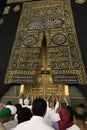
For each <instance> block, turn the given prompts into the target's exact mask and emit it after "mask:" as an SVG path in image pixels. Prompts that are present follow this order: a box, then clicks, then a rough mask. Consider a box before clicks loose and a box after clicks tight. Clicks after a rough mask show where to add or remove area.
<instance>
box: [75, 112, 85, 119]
mask: <svg viewBox="0 0 87 130" xmlns="http://www.w3.org/2000/svg"><path fill="white" fill-rule="evenodd" d="M74 117H75V118H76V119H77V120H82V121H85V119H86V112H85V111H84V112H83V113H78V112H77V111H74Z"/></svg>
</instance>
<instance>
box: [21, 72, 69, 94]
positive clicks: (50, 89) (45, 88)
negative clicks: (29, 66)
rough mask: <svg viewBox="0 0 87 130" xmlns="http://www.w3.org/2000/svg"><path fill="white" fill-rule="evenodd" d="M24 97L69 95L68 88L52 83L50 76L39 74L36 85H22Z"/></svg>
mask: <svg viewBox="0 0 87 130" xmlns="http://www.w3.org/2000/svg"><path fill="white" fill-rule="evenodd" d="M23 93H24V95H25V96H27V95H32V94H36V95H43V96H47V95H50V94H56V95H62V96H64V95H69V92H68V86H67V85H63V84H58V85H57V84H56V85H54V84H53V83H52V78H51V75H50V74H40V75H39V76H38V78H37V83H36V84H32V85H31V84H26V85H24V91H23Z"/></svg>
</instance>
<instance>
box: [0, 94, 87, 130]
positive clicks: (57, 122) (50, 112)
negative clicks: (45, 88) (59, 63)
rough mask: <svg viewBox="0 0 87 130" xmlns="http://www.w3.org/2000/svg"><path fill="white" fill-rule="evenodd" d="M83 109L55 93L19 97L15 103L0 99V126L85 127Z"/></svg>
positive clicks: (19, 129)
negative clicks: (73, 105)
mask: <svg viewBox="0 0 87 130" xmlns="http://www.w3.org/2000/svg"><path fill="white" fill-rule="evenodd" d="M62 100H63V102H62ZM86 109H87V108H86V106H85V105H84V104H83V103H81V104H78V105H77V106H76V107H75V108H72V106H71V105H70V104H69V102H68V100H67V98H66V97H63V98H62V99H61V97H59V96H57V95H54V94H51V95H49V96H48V97H47V98H43V97H41V96H32V98H31V99H29V98H25V99H23V98H20V99H19V102H18V103H17V104H15V105H13V103H12V101H8V102H7V103H6V104H3V103H0V130H87V114H86V113H87V112H86V111H87V110H86Z"/></svg>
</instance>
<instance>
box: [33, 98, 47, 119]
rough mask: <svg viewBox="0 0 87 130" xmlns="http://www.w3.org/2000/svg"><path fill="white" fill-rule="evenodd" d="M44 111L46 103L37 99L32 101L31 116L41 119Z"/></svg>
mask: <svg viewBox="0 0 87 130" xmlns="http://www.w3.org/2000/svg"><path fill="white" fill-rule="evenodd" d="M46 109H47V103H46V101H45V100H44V99H42V98H37V99H35V100H34V102H33V106H32V112H33V115H37V116H42V117H43V116H44V115H45V113H46Z"/></svg>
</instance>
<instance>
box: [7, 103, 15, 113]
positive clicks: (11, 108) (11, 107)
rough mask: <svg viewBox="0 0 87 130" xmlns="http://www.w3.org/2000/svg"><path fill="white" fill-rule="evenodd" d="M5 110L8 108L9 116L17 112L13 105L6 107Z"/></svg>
mask: <svg viewBox="0 0 87 130" xmlns="http://www.w3.org/2000/svg"><path fill="white" fill-rule="evenodd" d="M6 108H9V109H10V110H11V115H15V114H16V112H17V108H16V107H15V106H13V105H7V106H6Z"/></svg>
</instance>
